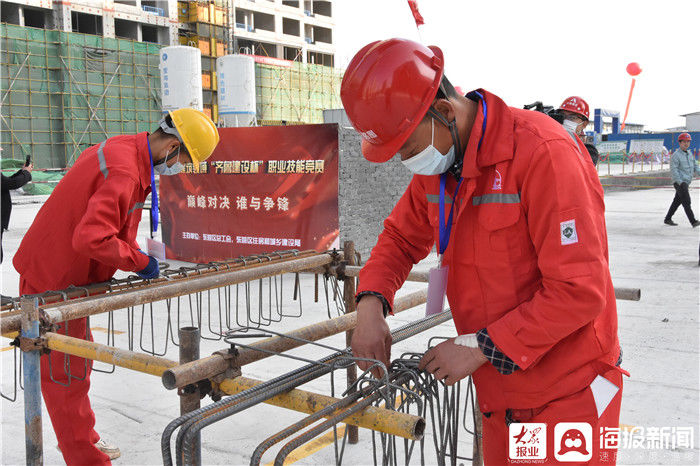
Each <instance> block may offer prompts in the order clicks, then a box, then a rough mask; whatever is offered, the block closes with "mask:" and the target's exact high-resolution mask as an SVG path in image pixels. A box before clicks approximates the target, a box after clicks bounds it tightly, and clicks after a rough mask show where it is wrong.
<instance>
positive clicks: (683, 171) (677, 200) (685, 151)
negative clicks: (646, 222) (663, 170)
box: [664, 133, 700, 228]
mask: <svg viewBox="0 0 700 466" xmlns="http://www.w3.org/2000/svg"><path fill="white" fill-rule="evenodd" d="M690 141H691V137H690V134H688V133H681V134H680V135H679V136H678V145H680V147H679V148H678V150H676V152H674V153H673V155H672V156H671V180H672V181H673V187H674V188H675V189H676V196H675V197H674V198H673V202H671V207H669V208H668V213H667V214H666V218H665V219H664V223H665V224H666V225H672V226H676V225H678V224H677V223H676V222H674V221H673V214H675V213H676V209H678V206H679V205H681V204H682V205H683V210H685V215H687V216H688V221H690V224H691V225H692V226H693V228H694V227H697V226H698V225H700V221H698V220H697V219H696V218H695V214H693V210H692V209H691V208H690V192H689V190H688V188H689V187H690V182H691V181H692V180H693V175H700V167H699V166H698V163H697V161H696V160H695V157H693V153H692V151H691V150H690V149H689V148H690Z"/></svg>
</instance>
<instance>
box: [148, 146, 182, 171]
mask: <svg viewBox="0 0 700 466" xmlns="http://www.w3.org/2000/svg"><path fill="white" fill-rule="evenodd" d="M171 158H172V157H171ZM177 158H178V161H177V162H175V163H174V164H173V165H172V166H171V167H169V166H168V164H167V162H166V161H167V160H168V157H167V156H166V157H165V158H164V159H163V160H161V161H160V162H159V163H158V164H157V165H153V171H155V172H156V173H158V174H159V175H165V176H171V175H177V174H178V173H180V172H181V171H182V170H183V169H184V168H185V166H184V165H183V164H181V163H180V146H178V147H177Z"/></svg>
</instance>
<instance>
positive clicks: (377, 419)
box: [219, 376, 425, 440]
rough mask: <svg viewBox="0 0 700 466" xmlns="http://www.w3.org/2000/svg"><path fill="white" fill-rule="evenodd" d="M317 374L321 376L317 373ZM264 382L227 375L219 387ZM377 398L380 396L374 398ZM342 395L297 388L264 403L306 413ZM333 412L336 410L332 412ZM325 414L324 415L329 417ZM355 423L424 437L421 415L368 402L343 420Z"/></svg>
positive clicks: (229, 390)
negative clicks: (401, 411)
mask: <svg viewBox="0 0 700 466" xmlns="http://www.w3.org/2000/svg"><path fill="white" fill-rule="evenodd" d="M314 378H317V377H314ZM262 383H263V382H262V381H260V380H255V379H249V378H247V377H242V376H241V377H236V378H235V379H227V380H225V381H224V382H222V383H221V384H219V389H220V390H221V391H222V392H224V393H226V394H228V395H237V394H240V393H243V392H245V391H246V390H250V389H252V388H254V387H256V386H258V385H260V384H262ZM374 401H376V399H374ZM340 402H341V399H338V398H334V397H330V396H327V395H321V394H318V393H314V392H309V391H306V390H299V389H293V390H289V391H285V392H283V393H280V394H279V395H275V396H273V397H271V398H268V399H267V400H265V401H264V403H266V404H269V405H273V406H278V407H281V408H286V409H291V410H293V411H297V412H300V413H305V414H314V413H316V412H317V411H319V410H322V409H325V408H328V407H329V406H334V405H336V404H338V403H340ZM330 414H333V413H329V415H330ZM329 415H324V416H322V417H329ZM343 422H344V423H346V424H349V425H352V426H358V427H363V428H367V429H371V430H376V431H379V432H383V433H385V434H389V435H396V436H398V437H403V438H406V439H409V440H420V439H421V437H422V436H423V429H424V427H425V422H424V421H423V420H422V418H420V417H419V416H414V415H412V414H404V413H399V412H397V411H390V410H388V409H386V408H380V407H375V406H369V405H368V406H367V407H366V408H364V409H363V410H360V411H359V412H358V413H353V414H352V415H351V416H350V417H348V418H347V419H345V420H344V421H343Z"/></svg>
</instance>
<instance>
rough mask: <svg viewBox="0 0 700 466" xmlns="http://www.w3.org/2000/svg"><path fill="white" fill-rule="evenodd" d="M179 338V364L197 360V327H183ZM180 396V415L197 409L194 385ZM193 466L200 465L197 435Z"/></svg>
mask: <svg viewBox="0 0 700 466" xmlns="http://www.w3.org/2000/svg"><path fill="white" fill-rule="evenodd" d="M178 335H179V338H180V364H184V363H186V362H190V361H196V360H197V359H199V329H198V328H197V327H183V328H181V329H180V330H179V332H178ZM178 394H179V395H180V415H181V416H182V415H183V414H187V413H189V412H192V411H195V410H197V409H199V407H200V406H199V400H200V396H199V389H198V388H197V387H196V386H195V385H188V386H186V387H183V388H182V389H180V390H178ZM194 450H195V452H196V453H195V464H197V465H200V464H202V437H201V434H200V433H197V439H196V440H195V442H194Z"/></svg>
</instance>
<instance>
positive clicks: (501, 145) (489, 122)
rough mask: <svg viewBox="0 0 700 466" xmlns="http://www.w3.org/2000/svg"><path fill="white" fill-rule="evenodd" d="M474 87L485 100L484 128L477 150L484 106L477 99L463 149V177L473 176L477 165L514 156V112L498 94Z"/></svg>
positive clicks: (475, 173)
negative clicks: (474, 113) (475, 109)
mask: <svg viewBox="0 0 700 466" xmlns="http://www.w3.org/2000/svg"><path fill="white" fill-rule="evenodd" d="M477 91H478V92H479V93H480V94H481V95H483V96H484V100H485V101H486V110H487V115H486V130H485V133H484V139H483V142H482V143H481V148H479V149H478V150H477V148H478V146H479V139H481V133H482V126H483V123H484V111H483V106H482V104H481V103H479V104H478V105H479V110H478V111H477V113H476V119H475V120H474V125H473V126H472V130H471V132H470V133H469V142H468V143H467V149H466V150H465V151H464V165H463V166H462V177H464V178H473V177H476V176H478V175H479V174H480V173H481V171H480V170H479V169H480V168H483V167H488V166H491V165H495V164H497V163H498V162H503V161H504V160H509V159H512V158H513V113H512V112H511V111H510V108H509V107H508V106H507V105H506V103H505V102H503V101H502V100H501V99H500V98H499V97H497V96H495V95H494V94H491V93H490V92H488V91H485V90H483V89H477Z"/></svg>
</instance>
